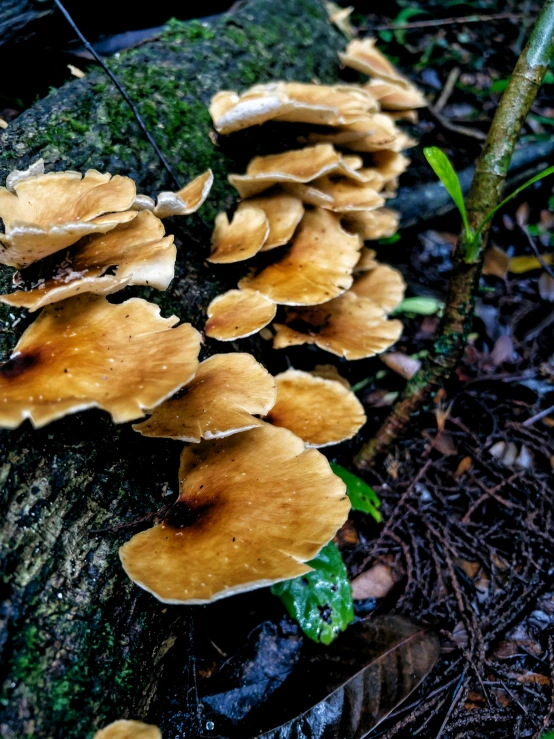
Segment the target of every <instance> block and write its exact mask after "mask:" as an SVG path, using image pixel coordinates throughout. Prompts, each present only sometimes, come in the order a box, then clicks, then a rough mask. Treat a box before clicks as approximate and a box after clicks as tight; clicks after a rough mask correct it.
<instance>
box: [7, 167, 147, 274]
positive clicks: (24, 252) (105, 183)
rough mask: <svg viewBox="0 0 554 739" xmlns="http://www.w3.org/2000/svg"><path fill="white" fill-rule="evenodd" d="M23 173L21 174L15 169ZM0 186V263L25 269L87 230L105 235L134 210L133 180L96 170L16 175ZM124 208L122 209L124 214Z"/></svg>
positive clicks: (125, 219)
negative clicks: (1, 230) (7, 185)
mask: <svg viewBox="0 0 554 739" xmlns="http://www.w3.org/2000/svg"><path fill="white" fill-rule="evenodd" d="M19 174H21V173H19ZM10 183H11V186H12V189H13V191H10V190H8V189H7V188H4V187H1V188H0V218H1V219H2V221H3V222H4V229H5V233H4V234H0V263H2V264H8V265H10V266H11V267H26V266H28V265H29V264H32V263H33V262H36V261H38V260H39V259H43V258H44V257H47V256H48V255H50V254H53V253H54V252H57V251H59V250H60V249H65V248H67V247H68V246H71V245H72V244H74V243H75V242H76V241H78V240H79V239H80V238H81V237H83V236H86V235H87V234H90V233H105V232H106V231H110V230H111V229H112V228H115V226H117V225H118V224H120V223H126V222H128V221H130V220H132V219H133V218H134V217H135V216H136V213H133V212H129V211H128V209H129V208H130V207H131V205H132V204H133V201H134V199H135V193H136V191H135V183H134V182H133V180H131V179H129V178H128V177H120V176H119V175H116V176H115V177H112V176H111V175H110V174H101V173H100V172H97V171H96V170H94V169H89V171H88V172H87V173H86V174H85V176H84V177H83V176H82V175H81V174H80V173H79V172H49V173H48V174H40V175H36V176H27V177H21V176H19V177H14V178H12V179H11V180H10ZM122 211H123V212H122Z"/></svg>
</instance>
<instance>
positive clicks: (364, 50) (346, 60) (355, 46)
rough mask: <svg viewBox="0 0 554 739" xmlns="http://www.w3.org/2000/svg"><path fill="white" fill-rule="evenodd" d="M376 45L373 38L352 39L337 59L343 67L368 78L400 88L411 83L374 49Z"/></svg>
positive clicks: (375, 40)
mask: <svg viewBox="0 0 554 739" xmlns="http://www.w3.org/2000/svg"><path fill="white" fill-rule="evenodd" d="M376 43H377V39H375V38H364V39H353V40H352V41H351V42H350V43H349V44H348V46H347V47H346V51H344V52H340V51H339V58H340V60H341V62H342V63H343V64H344V66H345V67H351V68H352V69H356V70H357V71H358V72H362V73H363V74H367V76H368V77H378V78H379V79H380V80H384V81H385V82H391V83H393V84H396V85H400V86H401V87H407V86H408V85H410V84H411V83H410V82H409V81H408V80H407V79H406V78H405V77H404V76H403V75H402V74H400V72H399V71H398V70H397V69H396V67H395V66H394V65H393V64H391V63H390V62H389V60H388V59H387V58H386V56H384V54H381V52H380V51H379V50H378V49H377V48H376V47H375V44H376Z"/></svg>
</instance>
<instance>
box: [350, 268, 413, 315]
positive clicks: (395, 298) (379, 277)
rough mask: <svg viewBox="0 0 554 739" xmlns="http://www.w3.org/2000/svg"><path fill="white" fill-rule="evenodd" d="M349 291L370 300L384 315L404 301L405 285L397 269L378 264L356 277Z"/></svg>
mask: <svg viewBox="0 0 554 739" xmlns="http://www.w3.org/2000/svg"><path fill="white" fill-rule="evenodd" d="M351 290H352V292H353V293H355V294H356V295H358V296H359V297H360V298H370V299H371V300H373V302H374V303H377V305H379V306H380V307H381V308H382V309H383V310H384V311H385V312H386V313H391V312H392V311H393V310H394V309H395V308H398V306H399V305H400V303H401V302H402V301H403V300H404V293H405V292H406V283H405V282H404V278H403V277H402V273H401V272H399V271H398V270H397V269H394V268H393V267H389V265H388V264H379V265H378V266H377V267H375V269H372V270H370V271H368V272H366V273H365V274H363V275H362V276H361V277H357V278H356V279H355V280H354V284H353V285H352V288H351Z"/></svg>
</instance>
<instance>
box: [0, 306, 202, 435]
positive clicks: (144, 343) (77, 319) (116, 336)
mask: <svg viewBox="0 0 554 739" xmlns="http://www.w3.org/2000/svg"><path fill="white" fill-rule="evenodd" d="M178 320H179V319H178V318H177V317H176V316H172V317H171V318H162V317H161V316H160V309H159V308H158V306H156V305H154V304H153V303H148V302H147V301H146V300H141V299H139V298H131V300H127V301H126V302H124V303H121V304H120V305H112V304H111V303H108V301H107V300H106V298H104V297H100V296H97V295H83V296H81V297H74V298H69V299H68V300H65V301H63V302H61V303H58V304H56V305H50V306H48V307H46V308H45V309H44V310H43V311H42V313H41V314H40V315H39V317H38V318H37V320H36V321H35V322H34V323H33V324H31V326H29V328H28V329H27V330H26V331H25V332H24V334H23V336H22V337H21V339H20V340H19V342H18V343H17V346H16V347H15V350H14V352H13V354H12V355H11V357H10V359H9V360H8V361H7V362H4V363H3V364H2V365H0V397H1V398H2V401H1V402H0V427H2V428H16V427H17V426H19V424H20V423H21V422H22V421H24V420H25V419H26V418H29V419H31V421H32V423H33V425H34V426H35V427H36V428H39V427H41V426H44V425H45V424H47V423H49V422H50V421H54V420H56V419H57V418H61V417H62V416H65V415H67V414H68V413H76V412H77V411H82V410H86V409H87V408H102V409H103V410H106V411H108V412H109V413H111V415H112V419H113V420H114V422H115V423H124V422H125V421H131V420H133V419H135V418H138V417H140V416H144V413H143V409H144V408H148V409H151V408H154V407H155V406H157V405H158V404H159V403H162V402H163V401H164V400H166V399H167V398H169V397H171V396H172V395H173V394H174V393H175V392H176V391H177V390H179V389H180V388H181V387H182V386H183V385H185V384H186V383H187V382H189V381H190V380H191V379H192V378H193V377H194V374H195V372H196V369H197V367H198V352H199V350H200V334H199V333H198V331H196V330H195V329H194V328H193V327H192V326H191V325H190V324H182V325H181V326H178V327H177V328H175V329H173V328H172V327H173V326H175V324H176V323H178Z"/></svg>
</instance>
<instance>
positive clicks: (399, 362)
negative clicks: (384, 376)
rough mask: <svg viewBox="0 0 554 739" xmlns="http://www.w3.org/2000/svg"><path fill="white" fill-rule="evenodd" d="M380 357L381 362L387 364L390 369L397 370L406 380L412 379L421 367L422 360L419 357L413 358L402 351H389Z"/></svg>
mask: <svg viewBox="0 0 554 739" xmlns="http://www.w3.org/2000/svg"><path fill="white" fill-rule="evenodd" d="M379 359H380V360H381V362H383V363H384V364H386V365H387V367H388V368H389V369H391V370H392V371H393V372H396V374H397V375H400V376H401V377H403V378H404V379H405V380H411V378H412V377H413V376H414V375H415V373H416V372H418V371H419V369H420V368H421V362H420V361H419V359H413V358H412V357H409V356H408V355H407V354H403V353H402V352H387V353H386V354H381V356H380V357H379Z"/></svg>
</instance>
